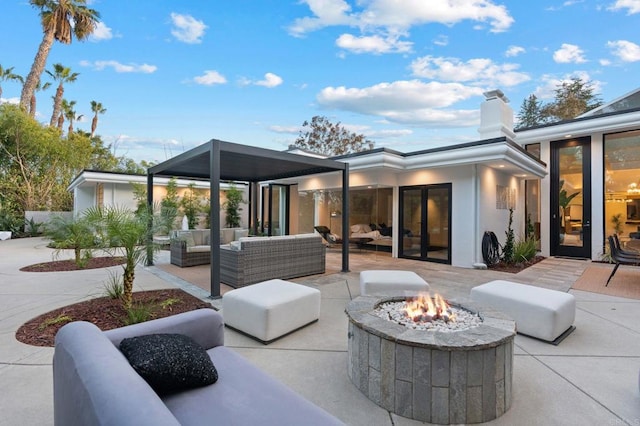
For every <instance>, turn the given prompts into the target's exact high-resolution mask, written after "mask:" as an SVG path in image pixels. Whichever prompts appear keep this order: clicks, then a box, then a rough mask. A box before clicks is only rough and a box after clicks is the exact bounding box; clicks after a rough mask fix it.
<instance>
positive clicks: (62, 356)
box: [53, 309, 342, 426]
mask: <svg viewBox="0 0 640 426" xmlns="http://www.w3.org/2000/svg"><path fill="white" fill-rule="evenodd" d="M154 333H178V334H184V335H187V336H189V337H191V338H192V339H194V340H195V341H196V342H197V343H198V344H199V345H201V346H202V347H203V348H205V349H206V351H207V354H208V355H209V357H210V358H211V359H212V361H213V363H214V365H215V367H216V369H217V371H218V374H219V378H218V381H217V382H216V383H214V384H212V385H208V386H204V387H199V388H194V389H189V390H186V391H181V392H178V393H172V394H169V395H166V396H159V395H158V394H157V393H156V392H154V390H153V389H152V388H151V387H150V386H149V385H148V384H147V382H146V381H145V380H144V379H142V377H141V376H139V375H138V374H137V373H136V371H135V370H134V369H133V368H132V367H131V365H130V364H129V362H128V361H127V359H126V358H125V357H124V355H123V354H122V353H121V352H120V351H119V350H118V345H119V344H120V342H121V341H122V340H123V339H124V338H127V337H133V336H141V335H147V334H154ZM223 344H224V324H223V319H222V316H221V315H220V314H219V313H217V312H215V311H214V310H213V309H198V310H196V311H191V312H187V313H183V314H178V315H174V316H171V317H167V318H162V319H157V320H152V321H148V322H145V323H140V324H135V325H131V326H127V327H123V328H119V329H115V330H110V331H107V332H102V331H100V329H98V328H97V327H96V326H94V325H93V324H91V323H88V322H81V321H79V322H73V323H70V324H67V325H65V326H64V327H62V328H61V329H60V331H59V332H58V334H57V336H56V345H55V353H54V357H53V393H54V395H53V403H54V423H55V424H56V425H59V426H62V425H64V426H73V425H82V426H92V425H113V426H127V425H135V426H145V425H153V426H162V425H203V424H221V425H230V424H234V425H258V424H259V425H303V424H304V425H334V424H342V423H341V422H340V421H339V420H338V419H336V418H335V417H333V416H331V415H330V414H329V413H327V412H326V411H324V410H322V409H321V408H319V407H317V406H316V405H314V404H312V403H311V402H309V401H308V400H306V399H304V398H303V397H301V396H300V395H298V394H296V393H295V392H293V391H292V390H291V389H289V388H288V387H286V386H285V385H283V384H282V383H280V382H278V381H276V380H275V379H273V378H272V377H270V376H268V375H267V374H266V373H264V372H262V371H261V370H259V369H258V368H256V367H255V366H253V365H252V364H251V363H249V362H248V361H246V360H245V359H244V358H242V357H241V356H240V355H238V354H236V353H235V352H234V351H233V350H231V349H229V348H226V347H225V346H223Z"/></svg>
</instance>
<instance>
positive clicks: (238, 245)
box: [229, 241, 242, 251]
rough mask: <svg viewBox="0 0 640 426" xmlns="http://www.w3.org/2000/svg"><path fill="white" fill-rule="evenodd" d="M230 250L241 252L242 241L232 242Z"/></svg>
mask: <svg viewBox="0 0 640 426" xmlns="http://www.w3.org/2000/svg"><path fill="white" fill-rule="evenodd" d="M229 248H230V249H231V250H236V251H240V250H242V243H241V242H240V241H231V242H230V243H229Z"/></svg>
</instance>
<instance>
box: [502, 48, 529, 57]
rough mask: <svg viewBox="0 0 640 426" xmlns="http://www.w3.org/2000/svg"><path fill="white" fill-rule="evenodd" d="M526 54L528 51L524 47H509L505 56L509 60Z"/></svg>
mask: <svg viewBox="0 0 640 426" xmlns="http://www.w3.org/2000/svg"><path fill="white" fill-rule="evenodd" d="M524 52H526V50H525V49H524V47H522V46H509V48H508V49H507V51H506V52H504V55H505V56H506V57H507V58H511V57H514V56H518V55H519V54H521V53H524Z"/></svg>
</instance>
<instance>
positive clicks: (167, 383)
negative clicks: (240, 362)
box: [120, 334, 218, 394]
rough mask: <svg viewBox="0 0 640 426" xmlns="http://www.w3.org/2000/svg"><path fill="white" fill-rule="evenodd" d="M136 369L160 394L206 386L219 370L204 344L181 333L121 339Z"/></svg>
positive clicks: (215, 377)
mask: <svg viewBox="0 0 640 426" xmlns="http://www.w3.org/2000/svg"><path fill="white" fill-rule="evenodd" d="M120 351H122V353H123V354H124V356H125V357H127V359H128V360H129V363H130V364H131V366H132V367H133V369H134V370H135V371H136V372H137V373H138V374H139V375H140V376H142V378H143V379H145V380H146V382H147V383H149V386H151V387H152V388H153V389H154V390H155V391H156V392H158V393H159V394H163V393H168V392H174V391H178V390H183V389H190V388H194V387H200V386H206V385H210V384H213V383H215V382H216V381H217V380H218V372H217V371H216V368H215V366H214V365H213V362H211V359H210V358H209V356H208V355H207V352H206V351H205V350H204V348H203V347H202V346H200V345H198V344H197V343H196V342H195V341H194V340H193V339H191V338H190V337H188V336H185V335H182V334H149V335H146V336H138V337H131V338H127V339H124V340H122V342H120Z"/></svg>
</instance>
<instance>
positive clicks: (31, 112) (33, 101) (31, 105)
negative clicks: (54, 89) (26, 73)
mask: <svg viewBox="0 0 640 426" xmlns="http://www.w3.org/2000/svg"><path fill="white" fill-rule="evenodd" d="M20 80H21V81H23V80H24V79H23V78H22V77H20ZM40 83H41V82H40V81H38V84H37V85H36V90H34V92H33V95H32V96H31V101H30V102H29V115H31V117H35V116H36V93H37V92H39V91H41V90H47V89H48V88H49V87H51V83H50V82H48V81H47V82H46V83H45V84H40Z"/></svg>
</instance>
